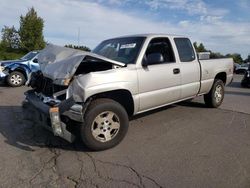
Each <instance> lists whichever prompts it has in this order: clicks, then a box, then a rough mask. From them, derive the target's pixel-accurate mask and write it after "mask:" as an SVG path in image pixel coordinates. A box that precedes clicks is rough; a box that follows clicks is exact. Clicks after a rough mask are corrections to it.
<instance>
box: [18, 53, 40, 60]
mask: <svg viewBox="0 0 250 188" xmlns="http://www.w3.org/2000/svg"><path fill="white" fill-rule="evenodd" d="M37 54H38V53H37V52H29V53H27V54H26V55H25V56H23V57H21V58H20V59H21V60H31V59H33V58H34V57H35V56H36V55H37Z"/></svg>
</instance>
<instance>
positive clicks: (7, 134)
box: [0, 106, 90, 152]
mask: <svg viewBox="0 0 250 188" xmlns="http://www.w3.org/2000/svg"><path fill="white" fill-rule="evenodd" d="M0 134H2V136H3V137H4V138H5V140H4V142H5V143H7V144H9V145H12V146H14V147H17V148H19V149H22V150H25V151H34V148H33V147H40V148H44V147H45V148H59V149H63V150H74V151H83V152H86V151H88V152H90V151H89V150H88V149H87V148H86V147H85V146H84V145H83V143H82V142H81V141H80V140H79V139H77V140H76V141H75V142H74V143H69V142H67V141H65V140H63V139H61V138H59V137H55V136H54V135H53V133H51V132H50V131H48V130H46V129H45V128H43V127H40V126H36V125H34V124H33V123H31V122H28V121H24V120H23V116H22V107H20V106H1V107H0Z"/></svg>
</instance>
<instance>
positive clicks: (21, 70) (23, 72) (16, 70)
mask: <svg viewBox="0 0 250 188" xmlns="http://www.w3.org/2000/svg"><path fill="white" fill-rule="evenodd" d="M12 72H20V73H22V74H23V76H24V78H25V79H26V80H27V75H26V72H25V70H23V69H20V68H17V69H15V70H12V71H11V72H10V73H12Z"/></svg>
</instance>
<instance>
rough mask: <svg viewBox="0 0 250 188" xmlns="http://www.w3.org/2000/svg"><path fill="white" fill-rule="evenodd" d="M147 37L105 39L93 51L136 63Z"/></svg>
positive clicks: (123, 61)
mask: <svg viewBox="0 0 250 188" xmlns="http://www.w3.org/2000/svg"><path fill="white" fill-rule="evenodd" d="M144 40H145V37H125V38H116V39H110V40H105V41H103V42H102V43H101V44H99V45H98V46H97V47H96V48H95V49H94V50H93V51H92V52H93V53H96V54H98V55H102V56H104V57H107V58H109V59H112V60H115V61H120V62H122V63H125V64H131V63H135V61H136V58H137V57H138V55H139V52H140V49H141V46H142V44H143V42H144Z"/></svg>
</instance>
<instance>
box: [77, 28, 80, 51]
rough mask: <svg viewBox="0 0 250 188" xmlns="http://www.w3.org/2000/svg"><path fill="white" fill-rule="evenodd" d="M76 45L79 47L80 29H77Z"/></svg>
mask: <svg viewBox="0 0 250 188" xmlns="http://www.w3.org/2000/svg"><path fill="white" fill-rule="evenodd" d="M77 44H78V46H80V27H78V36H77Z"/></svg>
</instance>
